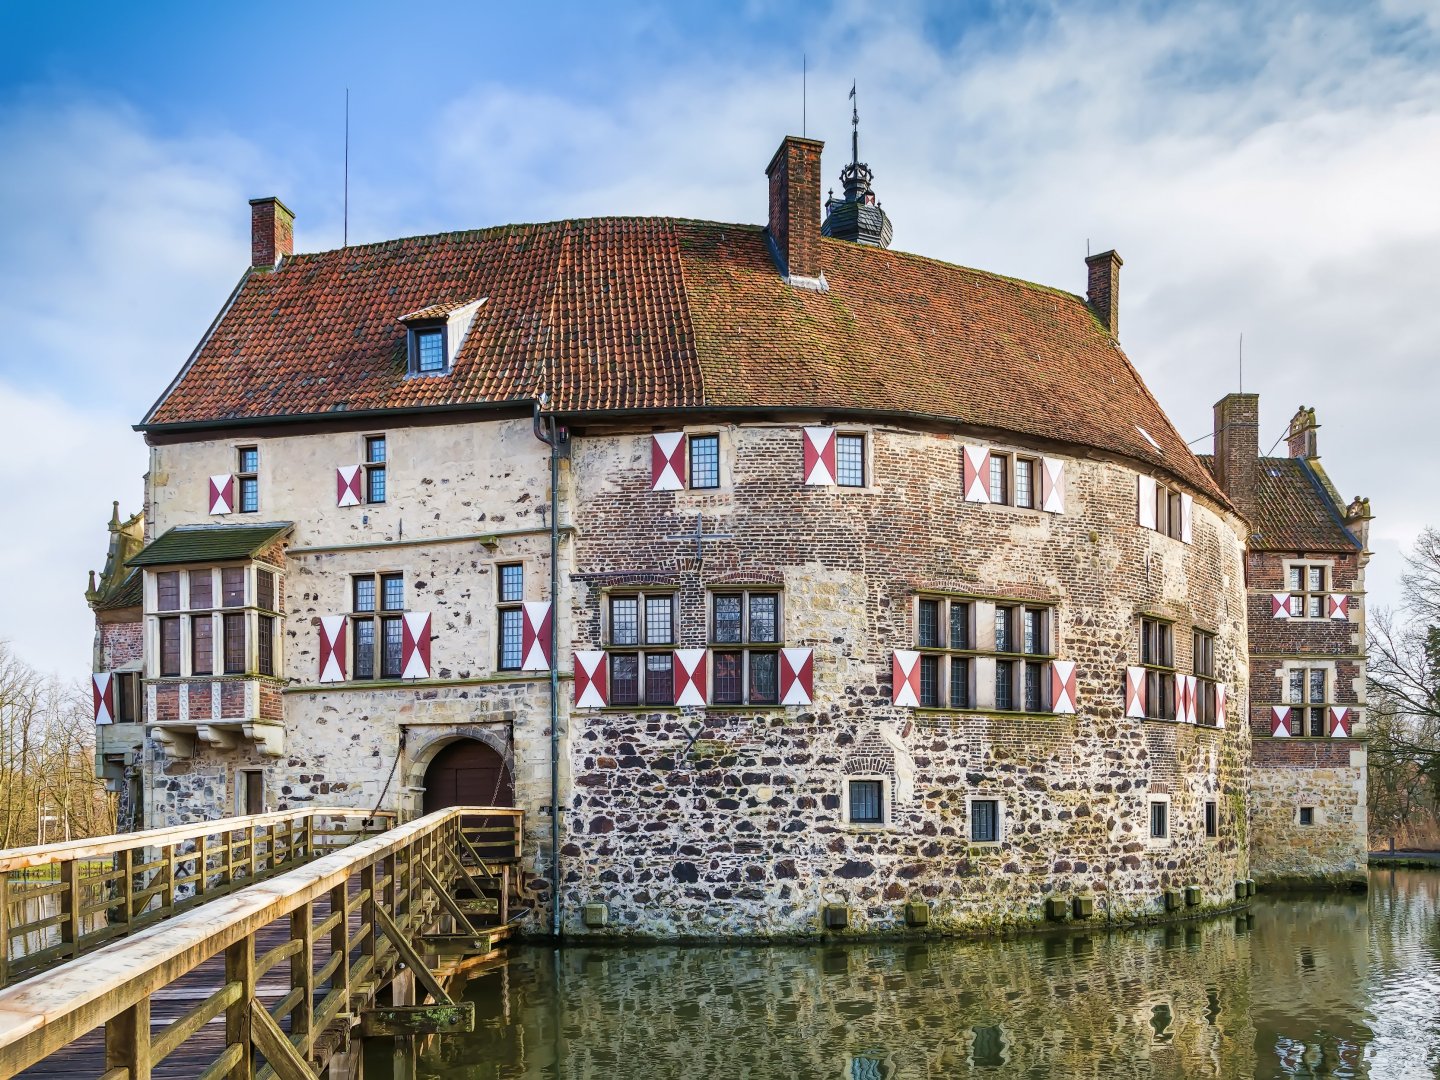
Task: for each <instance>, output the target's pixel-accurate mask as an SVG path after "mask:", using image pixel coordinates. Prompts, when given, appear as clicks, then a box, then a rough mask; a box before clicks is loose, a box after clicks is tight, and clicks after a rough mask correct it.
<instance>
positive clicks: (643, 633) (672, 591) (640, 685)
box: [600, 585, 680, 709]
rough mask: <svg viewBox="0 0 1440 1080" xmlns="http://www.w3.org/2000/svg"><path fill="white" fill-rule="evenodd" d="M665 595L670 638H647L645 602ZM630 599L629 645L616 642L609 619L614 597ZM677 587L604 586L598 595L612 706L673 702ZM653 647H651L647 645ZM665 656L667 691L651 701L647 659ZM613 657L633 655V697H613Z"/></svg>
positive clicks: (677, 640)
mask: <svg viewBox="0 0 1440 1080" xmlns="http://www.w3.org/2000/svg"><path fill="white" fill-rule="evenodd" d="M661 597H665V598H667V599H669V601H670V637H669V639H668V640H666V641H650V640H647V639H648V638H649V617H648V614H647V610H648V601H650V600H656V599H659V598H661ZM629 599H633V600H635V602H636V630H635V637H636V640H635V642H634V643H633V644H629V643H617V642H616V641H615V630H614V624H613V621H612V611H613V605H614V602H615V601H616V600H629ZM679 621H680V590H679V588H678V587H676V586H673V585H670V586H651V587H646V588H633V589H632V588H617V589H607V590H605V592H604V593H603V594H602V597H601V605H600V634H601V641H602V642H603V643H604V644H603V645H602V648H603V649H604V651H605V665H606V676H607V679H608V685H609V687H610V704H611V706H612V707H616V708H624V709H633V708H637V707H657V708H666V707H670V706H673V705H674V704H675V650H676V649H677V648H679V647H680V626H679ZM650 646H653V647H650ZM662 655H663V656H665V657H666V658H667V659H668V661H669V664H670V693H669V694H668V696H666V698H665V700H664V701H651V700H650V692H649V678H648V672H649V667H648V664H649V660H650V658H651V657H652V656H662ZM616 656H634V657H636V664H637V668H636V675H637V694H636V698H637V699H636V700H635V701H630V702H621V701H616V700H615V687H616V685H617V684H616V681H615V672H614V667H613V665H614V660H615V657H616Z"/></svg>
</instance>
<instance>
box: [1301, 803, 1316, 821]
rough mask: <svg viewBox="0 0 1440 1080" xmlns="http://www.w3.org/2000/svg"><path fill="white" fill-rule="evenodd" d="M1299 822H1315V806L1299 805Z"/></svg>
mask: <svg viewBox="0 0 1440 1080" xmlns="http://www.w3.org/2000/svg"><path fill="white" fill-rule="evenodd" d="M1300 824H1301V825H1314V824H1315V808H1314V807H1313V806H1302V807H1300Z"/></svg>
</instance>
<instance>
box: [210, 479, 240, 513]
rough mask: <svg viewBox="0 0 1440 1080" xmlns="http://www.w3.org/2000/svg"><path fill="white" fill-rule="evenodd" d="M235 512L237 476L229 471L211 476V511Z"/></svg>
mask: <svg viewBox="0 0 1440 1080" xmlns="http://www.w3.org/2000/svg"><path fill="white" fill-rule="evenodd" d="M234 512H235V477H233V476H231V475H230V474H229V473H224V474H223V475H220V476H212V477H210V513H212V514H233V513H234Z"/></svg>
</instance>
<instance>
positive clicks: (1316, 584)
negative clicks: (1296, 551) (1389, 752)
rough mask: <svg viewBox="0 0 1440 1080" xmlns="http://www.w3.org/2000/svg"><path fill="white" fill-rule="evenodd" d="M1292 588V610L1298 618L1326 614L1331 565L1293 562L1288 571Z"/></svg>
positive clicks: (1288, 584)
mask: <svg viewBox="0 0 1440 1080" xmlns="http://www.w3.org/2000/svg"><path fill="white" fill-rule="evenodd" d="M1286 576H1287V581H1286V585H1287V586H1288V588H1289V590H1290V612H1291V614H1292V615H1293V616H1294V617H1296V618H1305V619H1320V618H1323V617H1324V615H1325V594H1326V593H1327V592H1329V588H1328V586H1329V584H1330V567H1329V565H1328V564H1326V563H1291V564H1290V565H1289V567H1288V568H1287V571H1286Z"/></svg>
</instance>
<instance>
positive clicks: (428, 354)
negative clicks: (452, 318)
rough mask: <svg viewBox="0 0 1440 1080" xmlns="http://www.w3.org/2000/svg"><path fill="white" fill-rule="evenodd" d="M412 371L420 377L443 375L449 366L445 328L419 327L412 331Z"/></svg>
mask: <svg viewBox="0 0 1440 1080" xmlns="http://www.w3.org/2000/svg"><path fill="white" fill-rule="evenodd" d="M410 355H411V371H413V372H415V373H416V374H419V375H439V374H443V373H444V372H445V371H446V370H447V369H448V368H449V366H450V365H449V364H448V363H447V362H446V359H445V328H444V327H443V326H426V327H419V328H416V329H414V330H411V331H410Z"/></svg>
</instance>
